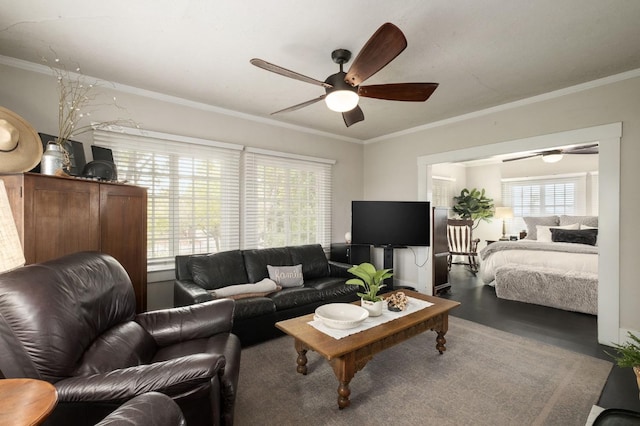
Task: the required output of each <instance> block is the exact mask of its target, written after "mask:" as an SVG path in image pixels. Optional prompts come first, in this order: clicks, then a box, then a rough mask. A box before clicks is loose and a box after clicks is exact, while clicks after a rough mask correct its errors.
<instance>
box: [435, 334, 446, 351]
mask: <svg viewBox="0 0 640 426" xmlns="http://www.w3.org/2000/svg"><path fill="white" fill-rule="evenodd" d="M437 333H438V337H436V349H437V350H438V352H440V354H442V353H443V352H444V351H446V350H447V348H445V347H444V344H445V343H447V339H445V338H444V335H445V333H446V331H438V332H437Z"/></svg>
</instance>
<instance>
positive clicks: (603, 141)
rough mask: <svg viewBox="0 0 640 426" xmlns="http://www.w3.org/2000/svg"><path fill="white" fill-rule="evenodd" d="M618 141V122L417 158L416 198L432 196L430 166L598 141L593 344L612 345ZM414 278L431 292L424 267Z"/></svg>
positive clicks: (616, 302)
mask: <svg viewBox="0 0 640 426" xmlns="http://www.w3.org/2000/svg"><path fill="white" fill-rule="evenodd" d="M621 137H622V123H612V124H606V125H601V126H594V127H588V128H584V129H577V130H569V131H565V132H559V133H553V134H549V135H542V136H534V137H530V138H524V139H516V140H512V141H506V142H499V143H495V144H489V145H482V146H476V147H471V148H467V149H462V150H457V151H449V152H443V153H438V154H432V155H425V156H421V157H419V158H418V200H426V201H430V200H431V198H432V194H431V186H432V182H431V165H433V164H439V163H446V162H454V163H455V162H462V161H468V160H472V159H476V158H485V157H488V156H492V155H501V154H508V153H511V152H518V151H527V150H541V149H549V148H552V147H554V146H560V145H568V144H586V143H593V142H597V143H599V146H600V154H599V158H598V170H599V178H598V179H599V190H598V200H599V208H598V210H599V219H598V222H599V228H600V230H599V238H598V246H599V251H600V256H599V260H598V271H599V274H600V276H599V280H598V341H599V342H600V343H602V344H606V345H610V344H611V342H614V343H617V342H619V341H620V314H619V311H620V299H619V298H620V257H619V250H620V249H619V235H620V226H619V223H618V218H619V214H620V173H619V170H620V138H621ZM428 269H430V268H428ZM603 271H606V272H607V275H606V280H604V279H602V278H603V275H602V274H603ZM418 280H419V282H426V288H427V290H428V291H429V290H430V289H431V288H432V282H431V274H430V273H428V271H427V269H424V268H422V269H420V270H419V272H418Z"/></svg>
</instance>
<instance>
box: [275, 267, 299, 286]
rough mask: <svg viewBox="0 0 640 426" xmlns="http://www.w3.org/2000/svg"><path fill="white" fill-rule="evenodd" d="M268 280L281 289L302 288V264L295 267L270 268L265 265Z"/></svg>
mask: <svg viewBox="0 0 640 426" xmlns="http://www.w3.org/2000/svg"><path fill="white" fill-rule="evenodd" d="M267 271H269V278H270V279H272V280H273V281H275V283H276V284H278V285H279V286H282V287H302V286H303V285H304V279H303V277H302V264H300V265H295V266H271V265H267Z"/></svg>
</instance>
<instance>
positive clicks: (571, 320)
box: [438, 265, 640, 412]
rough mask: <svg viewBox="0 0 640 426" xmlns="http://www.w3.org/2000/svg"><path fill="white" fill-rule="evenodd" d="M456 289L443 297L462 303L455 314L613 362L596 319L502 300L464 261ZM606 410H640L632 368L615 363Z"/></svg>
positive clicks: (453, 276) (455, 275) (603, 399)
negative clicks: (601, 340) (599, 331)
mask: <svg viewBox="0 0 640 426" xmlns="http://www.w3.org/2000/svg"><path fill="white" fill-rule="evenodd" d="M449 280H450V282H451V284H452V285H451V289H450V290H449V291H448V292H445V293H441V294H439V295H438V296H440V297H444V298H447V299H452V300H457V301H459V302H461V305H460V306H459V307H458V308H456V309H454V310H453V311H451V315H452V316H455V317H459V318H463V319H466V320H469V321H474V322H477V323H479V324H484V325H486V326H489V327H493V328H496V329H499V330H503V331H507V332H510V333H514V334H518V335H520V336H524V337H528V338H530V339H534V340H538V341H541V342H544V343H548V344H551V345H555V346H559V347H562V348H565V349H568V350H571V351H574V352H579V353H583V354H585V355H590V356H593V357H596V358H601V359H605V360H607V361H612V359H611V357H609V355H607V354H606V353H605V350H608V351H609V352H612V350H611V348H609V347H607V346H603V345H600V344H599V343H598V339H597V317H595V316H593V315H587V314H581V313H577V312H568V311H563V310H560V309H554V308H548V307H545V306H539V305H532V304H528V303H521V302H514V301H510V300H503V299H498V298H497V297H496V293H495V290H494V288H493V287H491V286H487V285H484V284H483V283H482V280H480V278H477V277H475V276H474V275H473V274H472V273H471V272H469V271H468V270H467V269H466V268H465V267H464V266H462V265H455V266H453V267H452V269H451V273H450V274H449ZM598 405H599V406H601V407H603V408H624V409H628V410H634V411H639V412H640V399H639V398H638V385H637V383H636V376H635V374H634V373H633V370H632V369H630V368H619V367H618V366H616V365H614V367H613V369H612V371H611V373H610V375H609V378H608V380H607V383H606V385H605V387H604V390H603V391H602V395H601V396H600V401H599V402H598Z"/></svg>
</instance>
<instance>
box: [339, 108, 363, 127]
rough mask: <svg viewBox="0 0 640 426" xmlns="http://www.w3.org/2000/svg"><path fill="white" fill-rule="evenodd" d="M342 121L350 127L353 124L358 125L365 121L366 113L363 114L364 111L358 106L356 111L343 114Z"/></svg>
mask: <svg viewBox="0 0 640 426" xmlns="http://www.w3.org/2000/svg"><path fill="white" fill-rule="evenodd" d="M342 119H343V120H344V124H345V125H346V126H347V127H349V126H351V125H352V124H356V123H357V122H359V121H362V120H364V113H363V112H362V109H360V107H359V106H357V105H356V107H355V108H354V109H352V110H350V111H345V112H343V113H342Z"/></svg>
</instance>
